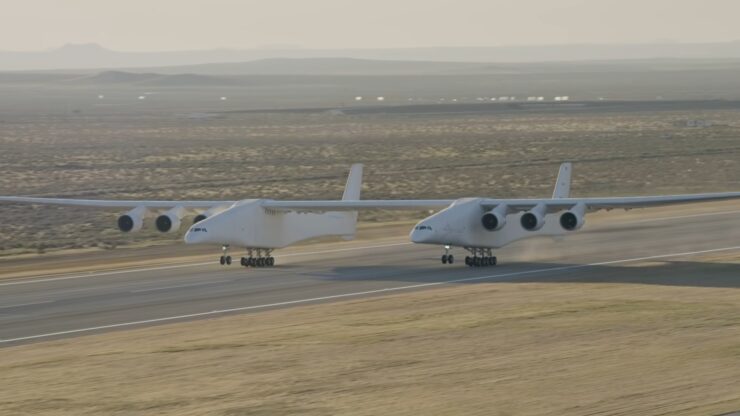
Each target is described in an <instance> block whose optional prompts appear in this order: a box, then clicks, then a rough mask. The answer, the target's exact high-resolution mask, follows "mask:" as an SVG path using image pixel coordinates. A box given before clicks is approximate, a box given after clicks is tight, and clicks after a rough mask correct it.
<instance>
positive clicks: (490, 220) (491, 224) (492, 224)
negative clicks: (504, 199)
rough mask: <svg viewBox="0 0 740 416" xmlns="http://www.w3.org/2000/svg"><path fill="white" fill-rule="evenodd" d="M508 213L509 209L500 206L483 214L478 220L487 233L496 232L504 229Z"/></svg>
mask: <svg viewBox="0 0 740 416" xmlns="http://www.w3.org/2000/svg"><path fill="white" fill-rule="evenodd" d="M508 211H509V207H507V206H506V205H503V204H502V205H499V206H497V207H496V208H494V209H492V210H490V211H488V212H486V213H485V214H483V217H481V220H480V221H481V224H482V225H483V228H485V229H486V230H488V231H498V230H500V229H502V228H504V226H505V225H506V214H507V213H508Z"/></svg>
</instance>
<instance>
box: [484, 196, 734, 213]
mask: <svg viewBox="0 0 740 416" xmlns="http://www.w3.org/2000/svg"><path fill="white" fill-rule="evenodd" d="M731 199H740V192H725V193H708V194H690V195H663V196H630V197H613V198H612V197H610V198H560V199H482V200H481V202H480V204H481V206H482V207H483V209H485V210H489V209H493V208H495V207H497V206H499V205H502V204H505V205H507V206H508V207H509V209H510V210H513V211H527V210H530V209H532V208H534V207H535V206H537V205H539V204H544V205H545V206H546V207H547V212H557V211H562V210H567V209H571V208H573V207H574V206H576V205H578V204H584V205H586V209H587V210H589V211H598V210H602V209H607V210H608V209H618V208H622V209H633V208H649V207H660V206H666V205H679V204H688V203H697V202H711V201H723V200H731Z"/></svg>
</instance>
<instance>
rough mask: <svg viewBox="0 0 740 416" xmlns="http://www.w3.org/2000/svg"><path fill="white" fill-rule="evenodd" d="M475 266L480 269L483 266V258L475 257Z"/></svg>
mask: <svg viewBox="0 0 740 416" xmlns="http://www.w3.org/2000/svg"><path fill="white" fill-rule="evenodd" d="M473 266H475V267H480V266H481V258H480V257H473Z"/></svg>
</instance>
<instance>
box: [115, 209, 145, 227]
mask: <svg viewBox="0 0 740 416" xmlns="http://www.w3.org/2000/svg"><path fill="white" fill-rule="evenodd" d="M144 215H146V207H138V208H134V209H132V210H131V211H129V212H127V213H125V214H123V215H121V216H120V217H118V229H119V230H121V231H123V232H124V233H129V232H136V231H139V230H141V227H143V226H144Z"/></svg>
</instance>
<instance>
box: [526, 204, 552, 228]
mask: <svg viewBox="0 0 740 416" xmlns="http://www.w3.org/2000/svg"><path fill="white" fill-rule="evenodd" d="M546 212H547V206H546V205H545V204H538V205H537V206H535V207H534V208H532V209H531V210H529V211H527V212H525V213H524V215H522V217H521V220H520V221H521V224H522V228H524V229H525V230H527V231H538V230H540V229H542V227H544V226H545V213H546Z"/></svg>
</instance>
